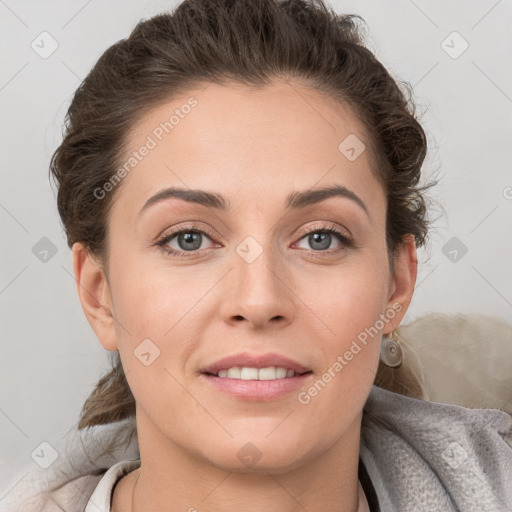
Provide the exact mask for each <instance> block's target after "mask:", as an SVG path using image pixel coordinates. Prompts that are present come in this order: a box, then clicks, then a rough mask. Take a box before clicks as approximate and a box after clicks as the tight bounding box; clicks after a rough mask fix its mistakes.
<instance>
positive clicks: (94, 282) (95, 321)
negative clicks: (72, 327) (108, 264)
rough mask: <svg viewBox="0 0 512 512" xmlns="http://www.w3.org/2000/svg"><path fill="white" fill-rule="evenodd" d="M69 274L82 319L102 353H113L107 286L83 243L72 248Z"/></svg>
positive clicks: (102, 274)
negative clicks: (98, 343)
mask: <svg viewBox="0 0 512 512" xmlns="http://www.w3.org/2000/svg"><path fill="white" fill-rule="evenodd" d="M71 252H72V255H73V271H74V273H75V281H76V288H77V292H78V297H79V299H80V302H81V304H82V309H83V310H84V313H85V316H86V317H87V320H88V321H89V324H90V325H91V327H92V329H93V330H94V332H95V334H96V336H97V338H98V339H99V340H100V343H101V344H102V346H103V347H104V348H105V349H106V350H111V351H114V350H117V349H118V348H117V337H116V331H115V320H114V315H113V307H112V296H111V293H110V285H109V283H108V280H107V276H106V274H105V271H104V270H103V268H102V267H101V266H100V264H99V263H98V262H97V261H96V260H95V259H94V258H93V256H92V255H91V254H90V253H89V251H88V250H87V249H86V248H85V247H84V245H83V244H81V243H79V242H77V243H75V244H73V247H72V250H71Z"/></svg>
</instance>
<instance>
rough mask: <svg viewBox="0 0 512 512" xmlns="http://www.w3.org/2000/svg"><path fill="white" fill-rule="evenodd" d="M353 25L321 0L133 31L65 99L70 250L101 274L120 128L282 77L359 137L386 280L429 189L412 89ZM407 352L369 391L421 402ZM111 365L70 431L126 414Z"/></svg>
mask: <svg viewBox="0 0 512 512" xmlns="http://www.w3.org/2000/svg"><path fill="white" fill-rule="evenodd" d="M358 20H362V21H363V22H364V20H363V19H362V18H361V17H360V16H357V15H350V14H347V15H339V14H337V13H336V12H334V11H333V10H332V9H331V8H330V7H327V6H326V5H325V4H324V2H323V1H322V0H314V1H310V2H308V1H305V0H286V1H280V0H259V1H256V2H255V1H251V0H185V1H183V2H182V3H181V4H180V5H178V7H177V8H176V9H175V10H174V11H173V12H172V13H168V12H165V13H162V14H159V15H157V16H154V17H152V18H150V19H147V20H142V21H140V22H139V23H138V24H137V25H136V26H135V28H134V29H133V31H132V32H131V34H130V36H129V37H128V38H126V39H123V40H120V41H118V42H117V43H115V44H114V45H112V46H111V47H110V48H108V49H107V50H106V51H105V52H104V53H103V55H102V56H101V57H100V59H99V60H98V62H97V63H96V64H95V66H94V67H93V69H92V70H91V71H90V72H89V74H88V75H87V77H86V78H85V80H84V81H83V82H82V83H81V85H80V86H79V88H78V89H77V91H76V92H75V95H74V97H73V100H72V102H71V105H70V107H69V110H68V113H67V116H66V130H65V134H64V139H63V141H62V143H61V145H60V146H59V147H58V148H57V150H56V151H55V153H54V154H53V156H52V159H51V163H50V172H51V174H52V175H53V178H54V180H55V181H56V183H57V185H58V196H57V203H58V210H59V214H60V216H61V219H62V222H63V224H64V227H65V230H66V235H67V242H68V246H69V247H70V248H71V247H72V246H73V244H74V243H75V242H82V243H83V244H84V245H85V246H86V247H87V249H88V251H89V252H90V253H91V254H92V255H93V256H95V257H97V258H98V259H99V260H100V261H101V262H102V263H103V265H104V268H107V270H108V265H107V263H108V237H107V235H108V215H109V209H110V208H111V205H112V204H113V201H114V198H115V196H116V193H118V192H119V188H120V186H117V187H116V188H115V190H114V191H113V192H111V193H109V194H107V195H106V197H104V198H103V199H101V200H98V199H97V198H96V197H95V196H94V194H93V191H94V190H95V189H97V188H98V187H102V186H103V185H104V184H105V182H107V181H108V180H109V179H111V177H112V176H113V175H114V173H115V170H116V168H118V166H119V165H120V162H122V161H123V158H122V157H123V154H125V153H126V151H127V150H128V148H127V145H126V141H127V136H128V133H129V131H130V128H131V127H132V126H133V125H134V123H135V122H136V121H137V120H139V119H140V118H141V116H143V115H144V114H145V113H146V112H148V111H149V109H151V108H152V107H154V106H156V105H158V104H160V103H162V102H163V101H168V100H169V99H170V98H171V97H172V96H173V95H178V94H183V93H186V91H187V90H189V89H190V88H192V87H197V86H199V85H202V84H206V83H209V82H215V83H218V84H225V83H226V82H228V81H234V82H236V83H240V84H243V85H246V86H248V87H251V86H252V87H261V86H264V85H265V84H269V83H271V82H272V80H274V79H276V78H283V77H284V78H285V79H289V78H291V79H297V80H301V81H302V82H303V83H305V84H306V85H308V86H309V87H311V88H312V89H314V90H317V91H319V92H320V93H322V94H324V95H326V97H330V98H332V99H334V100H336V101H338V102H339V103H342V104H343V105H344V106H345V107H347V108H349V109H350V110H351V111H352V112H354V114H355V115H356V117H357V118H358V119H359V120H360V121H361V123H362V125H363V126H364V128H365V129H366V131H367V133H368V137H369V138H368V140H367V141H365V142H367V143H368V144H367V147H368V149H369V150H370V154H371V155H372V157H373V162H374V166H373V167H374V168H373V169H372V171H373V172H374V174H375V176H376V177H377V178H378V180H379V182H380V183H381V184H382V186H383V187H384V189H385V191H386V194H387V199H388V203H387V218H386V242H387V249H388V259H389V263H390V267H391V269H392V268H393V257H394V254H395V251H396V250H397V248H398V247H399V246H400V244H401V243H403V240H404V236H406V235H412V236H414V239H415V242H416V245H417V247H420V246H422V245H424V243H425V241H426V236H427V232H428V223H429V220H428V219H427V215H426V213H427V211H426V202H425V198H424V194H423V191H424V190H426V189H427V188H429V187H430V186H432V185H434V184H435V183H437V182H431V183H430V184H428V185H425V186H423V187H420V186H418V183H419V180H420V174H421V166H422V163H423V160H424V158H425V156H426V151H427V141H426V136H425V133H424V131H423V129H422V127H421V125H420V124H419V122H418V121H417V120H416V117H415V105H414V104H413V102H412V101H411V94H412V91H411V88H410V86H409V85H408V84H407V83H403V82H402V85H403V86H404V87H403V89H404V90H402V89H401V88H400V87H399V85H398V83H397V82H396V81H395V80H394V79H393V78H392V77H391V75H390V74H389V73H388V71H387V70H386V69H385V67H384V66H383V65H382V64H381V63H380V62H379V61H378V60H377V59H376V57H375V56H374V54H373V53H372V52H371V51H370V50H369V49H367V48H366V47H365V46H364V43H363V40H364V38H363V30H362V28H361V26H360V25H359V24H358V23H357V22H358ZM406 92H407V93H408V94H406ZM377 163H378V165H377ZM407 353H408V352H406V360H405V363H404V365H402V367H401V368H399V369H398V370H394V369H391V368H388V367H386V366H384V365H383V364H382V363H380V364H379V367H378V372H377V376H376V379H375V384H376V385H379V386H382V387H385V388H387V389H389V390H391V391H395V392H398V393H402V394H405V395H409V396H413V397H416V398H423V397H424V391H423V390H424V387H423V386H424V384H423V382H422V378H421V371H418V367H417V366H416V365H415V364H414V362H413V361H412V360H411V359H410V358H407ZM112 365H113V369H112V371H110V373H108V374H106V375H105V376H104V377H103V378H102V379H101V380H100V381H99V383H98V384H97V386H96V388H95V389H94V391H93V392H92V393H91V395H90V396H89V398H88V399H87V401H86V402H85V404H84V406H83V410H82V413H81V417H80V421H79V425H78V428H79V429H82V428H85V427H87V426H92V425H97V424H106V423H111V422H114V421H117V420H121V419H123V418H127V417H129V416H131V415H133V414H134V412H135V401H134V397H133V395H132V393H131V390H130V388H129V386H128V383H127V381H126V378H125V375H124V371H123V368H122V365H121V361H120V358H119V354H118V353H117V352H114V353H113V361H112Z"/></svg>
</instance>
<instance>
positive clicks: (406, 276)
mask: <svg viewBox="0 0 512 512" xmlns="http://www.w3.org/2000/svg"><path fill="white" fill-rule="evenodd" d="M394 267H395V268H394V274H393V275H392V276H391V283H390V291H389V293H390V296H389V298H388V303H387V309H386V311H389V310H390V309H393V310H394V311H395V312H396V314H395V317H394V318H393V319H392V320H390V322H389V324H390V326H391V328H390V329H389V331H388V332H387V333H385V334H389V333H390V332H391V331H392V330H394V329H396V328H397V327H398V326H399V325H400V323H401V322H402V320H403V318H404V316H405V313H406V312H407V309H408V308H409V304H410V303H411V300H412V296H413V293H414V285H415V284H416V276H417V272H418V257H417V255H416V242H415V239H414V235H406V236H405V237H404V240H403V243H402V244H401V246H400V247H399V249H398V251H397V254H396V255H395V259H394ZM399 304H400V306H399Z"/></svg>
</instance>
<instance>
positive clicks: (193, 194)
mask: <svg viewBox="0 0 512 512" xmlns="http://www.w3.org/2000/svg"><path fill="white" fill-rule="evenodd" d="M331 197H344V198H346V199H350V200H351V201H353V202H354V203H356V204H357V205H358V206H359V207H360V208H361V209H362V210H363V211H364V212H365V213H366V215H367V216H368V217H369V216H370V215H369V213H368V208H367V206H366V204H365V203H364V201H363V200H362V199H361V198H360V197H359V196H358V195H356V194H355V193H354V192H352V190H349V189H348V188H346V187H345V186H343V185H332V186H329V187H322V188H317V189H308V190H303V191H294V192H291V193H290V194H288V196H287V198H286V201H285V207H286V208H291V209H293V210H296V209H299V208H305V207H306V206H310V205H313V204H318V203H320V202H322V201H325V200H326V199H329V198H331ZM170 198H178V199H183V200H184V201H188V202H189V203H196V204H200V205H203V206H206V207H207V208H215V209H216V210H219V211H229V209H230V202H229V200H227V199H225V198H224V196H222V195H221V194H217V193H214V192H207V191H205V190H195V189H184V188H178V187H169V188H165V189H163V190H160V191H159V192H157V193H156V194H155V195H154V196H152V197H150V198H149V199H148V200H147V201H146V203H145V204H144V206H143V207H142V208H141V210H140V212H139V217H140V216H141V214H142V213H143V212H144V211H145V210H147V209H148V208H149V207H150V206H152V205H154V204H156V203H160V202H161V201H165V200H167V199H170Z"/></svg>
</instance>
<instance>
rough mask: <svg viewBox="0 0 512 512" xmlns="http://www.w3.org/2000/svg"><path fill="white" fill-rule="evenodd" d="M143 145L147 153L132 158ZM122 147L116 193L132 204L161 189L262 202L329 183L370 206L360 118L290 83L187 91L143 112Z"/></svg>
mask: <svg viewBox="0 0 512 512" xmlns="http://www.w3.org/2000/svg"><path fill="white" fill-rule="evenodd" d="M346 141H349V142H348V143H347V142H346ZM354 141H355V144H356V145H357V144H359V146H357V147H356V150H358V151H361V152H360V154H359V156H357V158H355V159H350V158H347V154H346V152H345V153H344V151H346V149H347V144H349V145H350V143H351V145H352V146H354ZM144 146H146V147H149V148H150V149H149V150H146V151H144V153H145V155H144V156H143V157H141V156H140V153H141V151H139V150H141V149H142V148H143V147H144ZM127 147H128V151H127V154H126V155H125V157H124V161H123V163H126V162H127V161H128V159H129V158H130V155H132V154H133V152H138V153H139V155H138V156H137V158H136V163H135V162H133V163H135V165H133V167H130V166H128V167H129V168H130V171H129V173H128V174H127V176H126V177H125V178H124V179H123V183H121V188H123V189H125V191H124V192H123V193H122V194H121V195H122V196H124V198H125V201H126V202H128V203H129V204H130V205H138V206H139V208H140V207H141V206H142V204H143V202H144V201H145V200H146V199H147V198H148V197H149V196H150V195H152V194H154V193H156V192H157V191H158V190H160V189H162V188H163V187H165V186H171V185H176V186H180V187H189V188H202V189H210V190H222V191H223V193H224V194H225V195H226V196H228V197H231V196H232V197H234V199H235V200H236V196H237V194H238V193H239V192H240V190H241V189H242V188H244V187H245V188H246V189H250V190H252V191H253V192H254V194H253V197H254V198H255V199H260V200H265V198H267V199H270V198H271V196H272V195H273V193H274V192H275V193H278V191H282V190H286V191H289V190H291V189H297V188H304V187H307V186H309V187H313V186H315V184H318V185H319V186H321V185H326V184H331V183H334V182H335V183H340V184H342V185H345V186H347V187H349V188H351V189H354V191H355V192H356V193H358V195H363V196H364V195H365V194H366V197H367V198H368V199H369V200H370V201H371V197H369V196H371V194H372V191H373V193H378V190H377V188H378V183H377V182H376V180H375V178H374V176H373V173H372V172H371V165H372V161H373V159H372V156H371V154H370V151H369V149H370V144H369V140H368V135H367V133H366V131H365V129H364V127H363V126H362V124H361V123H360V121H359V120H358V119H357V117H356V116H355V115H354V114H353V113H352V112H351V111H350V109H349V108H348V107H347V106H344V105H342V104H339V103H337V102H335V101H334V100H330V99H329V98H328V97H327V96H326V95H323V94H321V93H319V92H317V91H315V90H312V89H310V88H308V87H306V86H304V85H302V84H300V83H297V82H284V81H283V82H276V83H273V84H271V85H266V86H264V87H261V88H258V89H255V88H249V87H247V86H244V85H241V84H236V83H227V84H225V85H218V84H209V85H207V86H206V85H205V86H203V87H199V88H196V89H191V90H190V91H188V92H187V94H184V95H181V96H179V97H175V98H173V99H171V100H169V101H166V102H163V103H162V104H160V105H158V106H157V107H154V108H152V109H151V110H150V111H148V112H147V113H146V114H145V115H144V116H143V117H142V118H141V119H140V120H139V121H138V122H137V123H136V124H135V125H134V126H133V127H132V129H131V131H130V132H129V134H128V136H127ZM362 148H364V149H362ZM349 156H350V154H349ZM376 187H377V188H376ZM258 191H260V195H261V197H259V195H258ZM279 195H280V196H283V194H282V193H281V192H279ZM283 197H284V196H283ZM276 199H277V198H276Z"/></svg>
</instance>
